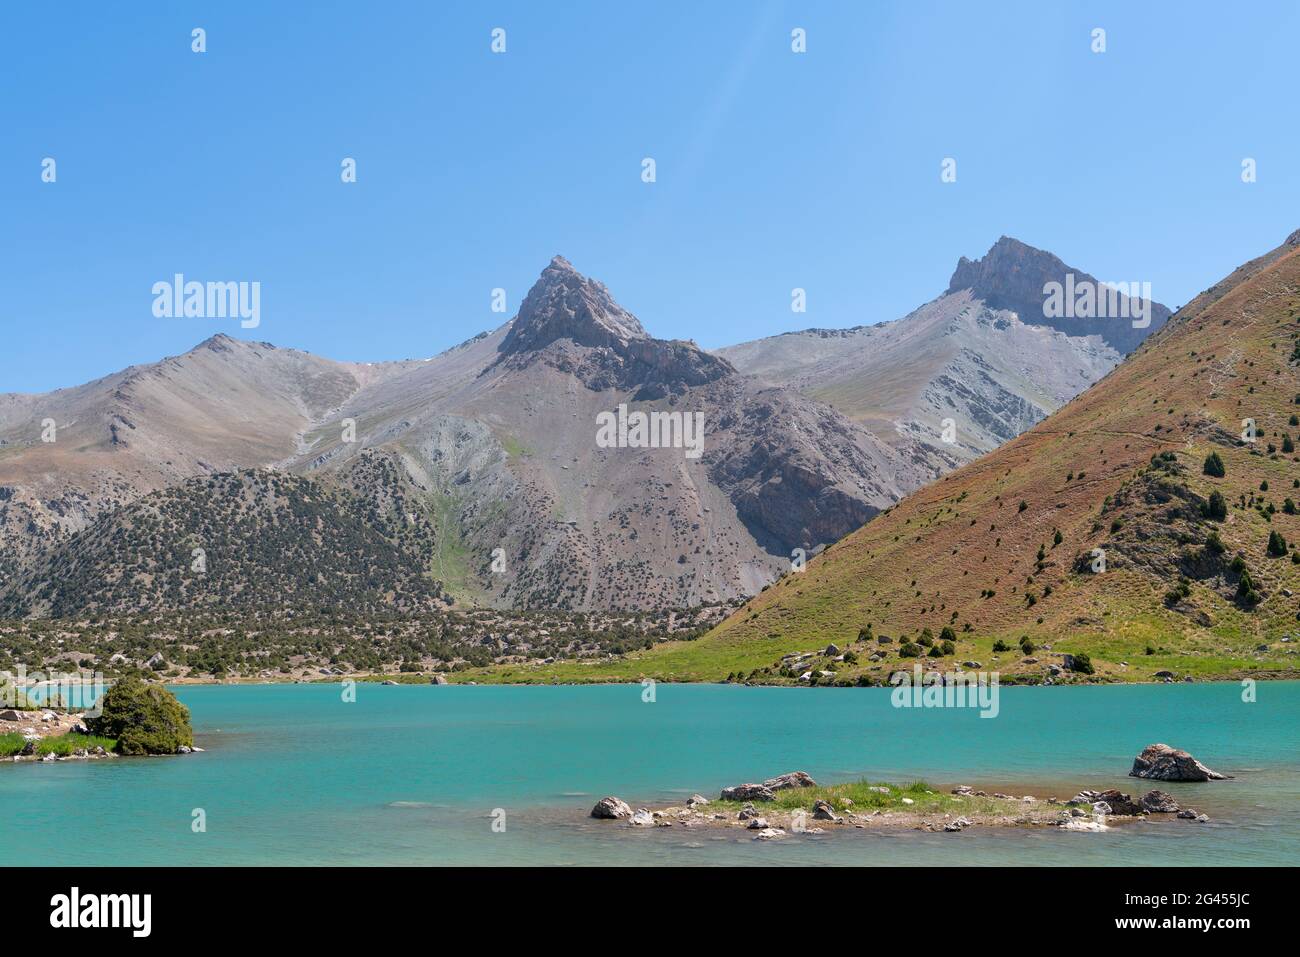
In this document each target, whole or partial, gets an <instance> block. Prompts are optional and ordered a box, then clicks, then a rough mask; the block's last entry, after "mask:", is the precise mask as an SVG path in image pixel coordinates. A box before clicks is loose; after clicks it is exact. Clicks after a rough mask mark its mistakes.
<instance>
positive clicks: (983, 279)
mask: <svg viewBox="0 0 1300 957" xmlns="http://www.w3.org/2000/svg"><path fill="white" fill-rule="evenodd" d="M1069 275H1073V277H1074V279H1073V286H1081V285H1083V284H1085V283H1091V284H1094V285H1095V284H1097V283H1098V280H1097V279H1096V278H1094V277H1093V276H1091V275H1089V274H1088V273H1086V272H1084V271H1083V270H1081V269H1075V268H1073V267H1071V266H1068V265H1066V264H1065V263H1064V262H1062V261H1061V260H1060V259H1059V258H1057V257H1056V256H1054V255H1052V254H1051V253H1049V252H1047V251H1045V250H1042V249H1037V248H1035V247H1033V246H1030V245H1028V244H1027V243H1022V242H1021V241H1020V240H1018V239H1013V238H1012V237H1010V236H1002V237H1000V238H999V239H998V241H997V242H996V243H994V244H993V245H992V246H991V247H990V248H989V251H988V252H987V253H985V254H984V256H983V257H982V258H980V259H975V260H971V259H967V258H966V257H965V256H962V257H961V259H959V260H958V262H957V268H956V269H955V270H954V271H953V274H952V279H951V280H950V281H949V283H948V292H949V293H955V292H961V291H963V290H967V289H969V290H970V291H971V294H972V295H973V296H974V297H975V298H976V299H980V300H983V301H984V303H986V304H987V305H988V306H990V307H991V308H993V309H1006V310H1008V311H1010V312H1014V313H1016V314H1017V315H1018V316H1019V317H1020V321H1021V322H1025V323H1029V324H1031V325H1039V326H1049V327H1051V328H1053V329H1056V330H1058V331H1060V332H1064V333H1065V334H1066V335H1070V336H1088V335H1098V336H1101V337H1102V339H1103V340H1104V341H1105V342H1106V343H1107V344H1108V345H1110V346H1112V347H1114V348H1115V349H1117V350H1119V352H1121V353H1123V354H1128V353H1130V352H1132V351H1133V350H1134V349H1136V348H1137V347H1138V345H1139V344H1140V343H1141V342H1142V340H1143V339H1145V338H1146V337H1147V335H1148V334H1150V333H1151V332H1154V331H1155V330H1157V329H1159V328H1160V327H1161V326H1162V325H1164V324H1165V321H1166V320H1167V319H1168V318H1169V316H1170V310H1169V309H1168V308H1166V307H1165V306H1163V305H1161V304H1160V303H1158V302H1154V301H1153V302H1152V303H1151V317H1150V323H1149V325H1145V326H1138V327H1135V326H1134V325H1133V321H1132V319H1130V318H1129V317H1127V316H1123V317H1106V318H1100V317H1091V316H1090V317H1077V318H1076V317H1072V316H1048V315H1046V314H1045V311H1044V308H1043V303H1044V292H1043V287H1044V285H1046V284H1047V283H1049V282H1058V283H1062V284H1064V283H1065V282H1066V277H1067V276H1069ZM1114 279H1115V280H1117V281H1128V282H1137V281H1138V280H1140V279H1141V277H1140V276H1117V277H1114Z"/></svg>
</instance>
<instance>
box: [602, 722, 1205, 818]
mask: <svg viewBox="0 0 1300 957" xmlns="http://www.w3.org/2000/svg"><path fill="white" fill-rule="evenodd" d="M1129 775H1130V776H1131V777H1136V778H1139V779H1148V780H1160V781H1202V782H1203V781H1214V780H1223V779H1224V778H1226V777H1227V776H1226V775H1221V774H1219V773H1218V772H1216V771H1212V770H1210V769H1209V768H1207V767H1205V765H1203V764H1201V763H1200V762H1199V761H1197V760H1196V759H1195V758H1193V757H1192V756H1191V755H1190V754H1188V753H1187V752H1186V751H1180V750H1178V749H1176V748H1171V747H1169V746H1168V745H1165V744H1152V745H1149V746H1148V747H1146V748H1145V749H1143V751H1142V753H1141V754H1139V755H1138V756H1137V757H1136V758H1135V759H1134V762H1133V768H1132V770H1130V771H1129ZM590 817H592V818H597V819H601V820H608V821H614V822H618V823H620V824H621V825H622V826H623V827H626V828H633V829H635V828H656V827H681V828H688V829H689V828H700V829H724V830H743V831H747V832H753V839H754V840H763V841H766V840H775V839H778V838H782V837H785V836H787V835H789V834H825V833H833V832H835V831H836V830H839V831H847V830H866V829H884V828H894V829H899V828H901V829H910V830H917V831H929V832H940V833H960V832H962V831H964V830H966V829H967V828H971V827H1055V828H1058V829H1061V830H1066V831H1091V832H1100V831H1108V830H1110V829H1111V828H1112V827H1114V826H1116V825H1121V826H1122V825H1127V824H1130V823H1133V822H1136V821H1141V820H1146V819H1153V820H1158V819H1164V820H1180V821H1190V822H1196V823H1201V824H1205V823H1208V822H1209V820H1210V818H1209V816H1208V815H1206V814H1203V813H1201V812H1199V811H1197V810H1195V809H1193V808H1190V807H1183V806H1181V805H1180V804H1179V802H1178V801H1177V800H1176V799H1175V798H1174V797H1173V795H1171V794H1169V793H1168V792H1166V791H1162V790H1160V789H1158V788H1153V789H1151V790H1148V791H1147V792H1145V793H1143V794H1140V795H1139V796H1137V797H1133V796H1132V795H1130V794H1128V793H1125V792H1123V791H1120V790H1119V789H1117V788H1107V789H1102V790H1082V791H1080V792H1078V793H1077V794H1075V795H1074V796H1073V797H1071V798H1068V799H1064V800H1062V799H1060V798H1057V797H1054V796H1053V797H1046V798H1043V797H1036V796H1034V795H1022V796H1020V797H1016V796H1015V795H1012V794H1006V793H1002V792H993V793H988V792H986V791H982V790H976V789H974V788H972V787H970V786H968V785H958V786H957V787H954V788H952V789H951V790H950V791H949V792H948V793H946V794H945V793H942V792H941V791H939V790H938V789H934V788H931V787H929V786H928V785H923V784H914V785H910V786H908V787H899V786H897V785H890V784H872V783H869V782H867V781H859V782H854V783H850V784H838V785H830V786H822V785H819V784H818V783H817V782H816V781H815V780H813V778H812V777H811V776H810V775H809V774H807V772H804V771H790V772H787V773H785V774H781V775H777V776H776V777H774V778H769V779H767V780H765V781H763V782H761V783H744V784H737V785H733V786H732V787H727V788H723V789H722V791H721V792H720V794H719V796H718V797H717V798H716V799H714V800H710V799H708V798H706V797H704V796H703V795H699V794H696V795H693V796H692V797H691V798H689V799H688V800H687V801H686V802H685V803H684V804H680V805H668V806H665V807H659V808H650V807H640V808H637V809H636V810H633V809H632V807H631V805H629V804H628V803H627V802H626V801H624V800H622V799H621V798H618V797H614V796H612V795H611V796H608V797H604V798H601V799H600V800H599V801H597V802H596V805H595V806H594V807H593V808H592V809H591V813H590Z"/></svg>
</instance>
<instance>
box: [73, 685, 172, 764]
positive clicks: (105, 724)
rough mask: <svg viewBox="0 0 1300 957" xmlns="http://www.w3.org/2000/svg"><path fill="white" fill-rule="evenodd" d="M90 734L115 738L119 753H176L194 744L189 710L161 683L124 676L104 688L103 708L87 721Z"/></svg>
mask: <svg viewBox="0 0 1300 957" xmlns="http://www.w3.org/2000/svg"><path fill="white" fill-rule="evenodd" d="M86 725H87V727H88V728H89V729H90V731H91V733H92V734H97V735H102V736H104V737H106V738H116V739H117V751H118V753H119V754H175V753H176V750H177V749H178V748H179V747H180V746H181V745H185V746H187V747H193V746H194V731H193V729H192V728H191V727H190V712H189V709H188V708H186V707H185V706H184V705H183V704H181V703H180V702H179V701H177V700H176V696H175V695H174V694H172V693H171V692H170V691H168V690H167V689H166V688H164V687H163V686H162V685H157V684H147V683H146V682H144V681H142V680H141V679H139V678H135V677H130V678H123V679H122V680H121V681H119V682H117V683H116V684H114V685H113V686H112V687H111V688H109V689H108V691H106V692H104V701H103V712H102V713H101V714H100V715H99V717H97V718H90V719H88V720H87V721H86Z"/></svg>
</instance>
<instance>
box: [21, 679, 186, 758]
mask: <svg viewBox="0 0 1300 957" xmlns="http://www.w3.org/2000/svg"><path fill="white" fill-rule="evenodd" d="M10 697H11V698H12V700H13V701H14V703H15V707H12V708H5V709H3V710H0V759H4V758H9V759H12V760H14V761H66V760H74V759H92V758H111V757H117V756H118V755H152V754H190V753H192V752H195V751H202V750H203V749H202V748H196V747H194V731H193V729H192V728H191V726H190V712H189V709H188V708H186V707H185V706H184V705H183V704H181V703H180V702H179V701H178V700H176V696H175V695H174V694H172V693H171V692H170V691H168V690H167V689H166V688H164V687H163V686H162V685H160V684H153V683H149V682H145V681H143V680H141V679H140V678H134V677H132V678H123V679H122V680H121V681H118V682H116V683H114V684H113V685H112V686H111V687H110V688H109V689H108V690H107V691H106V692H104V696H103V699H102V700H101V701H100V702H99V708H98V709H96V710H95V711H92V712H84V713H83V712H75V711H69V710H65V709H60V708H53V707H51V708H44V707H40V706H38V705H36V704H35V703H33V702H31V701H29V700H28V699H26V697H25V696H22V695H20V694H19V695H12V696H10Z"/></svg>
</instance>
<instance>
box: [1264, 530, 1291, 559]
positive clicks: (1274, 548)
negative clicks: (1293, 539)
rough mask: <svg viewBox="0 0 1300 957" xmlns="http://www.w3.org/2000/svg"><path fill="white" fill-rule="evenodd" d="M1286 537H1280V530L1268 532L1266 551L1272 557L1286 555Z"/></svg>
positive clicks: (1283, 556)
mask: <svg viewBox="0 0 1300 957" xmlns="http://www.w3.org/2000/svg"><path fill="white" fill-rule="evenodd" d="M1286 552H1287V548H1286V539H1285V538H1283V537H1282V533H1281V532H1269V533H1268V553H1269V554H1270V555H1271V556H1273V557H1274V558H1285V557H1286Z"/></svg>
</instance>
